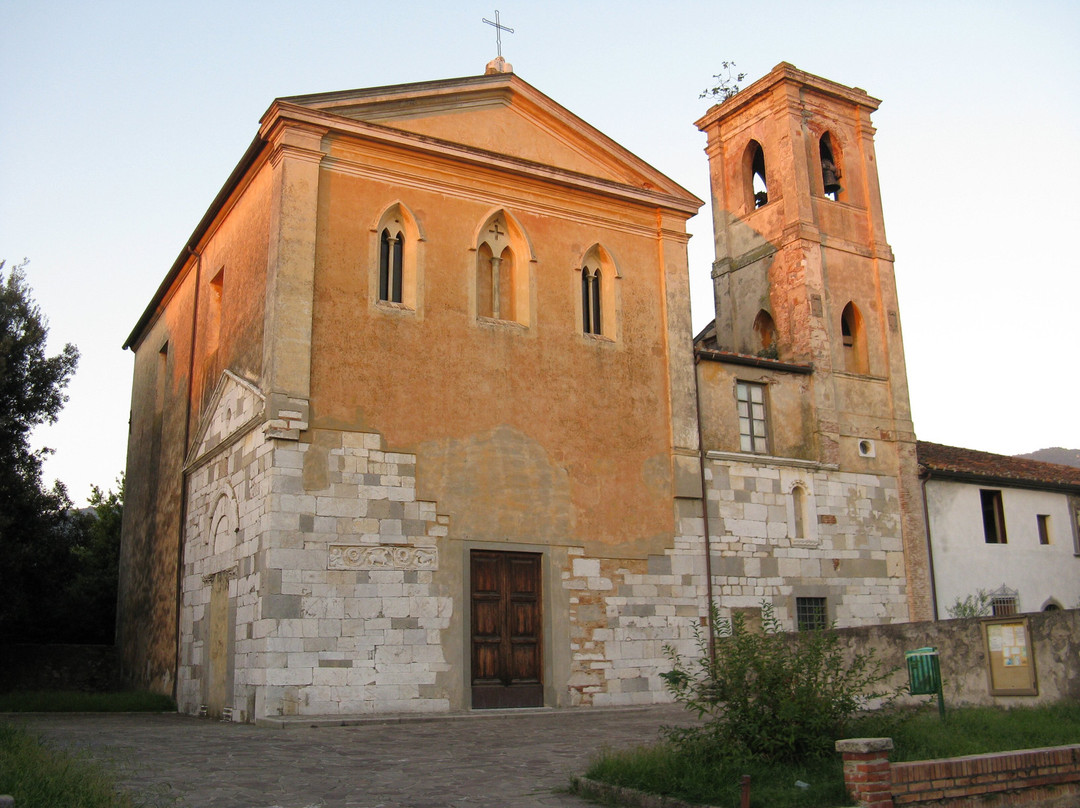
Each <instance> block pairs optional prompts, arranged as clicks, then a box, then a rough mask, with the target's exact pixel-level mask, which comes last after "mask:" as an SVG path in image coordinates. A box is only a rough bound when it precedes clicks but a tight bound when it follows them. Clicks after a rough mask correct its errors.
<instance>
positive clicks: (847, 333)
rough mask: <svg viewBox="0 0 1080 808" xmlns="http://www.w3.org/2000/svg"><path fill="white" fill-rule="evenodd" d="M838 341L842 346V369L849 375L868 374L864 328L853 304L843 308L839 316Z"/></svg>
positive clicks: (861, 317)
mask: <svg viewBox="0 0 1080 808" xmlns="http://www.w3.org/2000/svg"><path fill="white" fill-rule="evenodd" d="M840 340H841V342H842V343H843V346H844V368H845V370H848V371H849V372H851V373H864V374H865V373H869V372H870V361H869V356H868V355H867V349H866V327H865V324H864V323H863V316H862V313H861V312H860V311H859V307H858V306H856V305H855V304H854V303H848V304H847V305H846V306H844V311H843V313H842V314H841V315H840Z"/></svg>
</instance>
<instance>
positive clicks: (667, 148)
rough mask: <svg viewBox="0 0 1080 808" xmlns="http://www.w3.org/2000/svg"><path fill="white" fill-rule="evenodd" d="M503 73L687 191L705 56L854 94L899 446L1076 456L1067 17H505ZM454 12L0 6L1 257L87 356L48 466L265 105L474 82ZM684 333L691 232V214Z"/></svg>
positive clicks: (1078, 76) (112, 432)
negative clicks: (869, 149)
mask: <svg viewBox="0 0 1080 808" xmlns="http://www.w3.org/2000/svg"><path fill="white" fill-rule="evenodd" d="M498 8H499V10H500V13H501V17H502V21H503V23H504V24H505V25H509V26H511V27H513V28H514V29H515V33H513V34H504V36H503V53H504V56H505V57H506V58H507V59H508V60H509V61H510V62H511V63H513V65H514V68H515V71H516V72H517V73H518V74H519V75H520V76H521V77H522V78H524V79H525V80H526V81H528V82H530V83H531V84H533V85H534V86H536V87H537V88H538V89H540V90H541V91H543V92H545V93H547V94H548V95H550V96H551V97H552V98H554V99H555V100H556V101H558V102H560V103H561V104H563V105H564V106H566V107H567V108H569V109H570V110H571V111H572V112H574V113H576V114H577V115H579V116H581V117H582V118H584V119H585V120H587V121H588V122H589V123H591V124H593V125H594V126H596V127H597V128H599V129H600V130H602V131H604V132H605V133H606V134H608V135H609V136H611V137H612V138H614V139H615V140H616V141H618V142H620V143H622V144H623V145H624V146H626V147H627V148H629V149H630V150H631V151H633V152H634V153H636V154H637V155H638V156H640V157H642V158H643V159H645V160H646V161H648V162H649V163H651V164H653V165H654V166H656V167H657V168H658V169H660V170H661V171H663V172H665V173H667V174H668V175H670V176H671V177H672V178H674V179H675V180H677V181H678V182H679V183H681V184H682V185H684V186H685V187H687V188H688V189H690V190H691V191H693V192H694V193H696V194H697V195H698V196H700V197H701V198H702V199H708V198H709V193H708V170H707V164H706V159H705V155H704V153H703V147H704V137H703V136H702V135H701V134H700V133H699V132H698V131H697V130H696V129H695V128H694V126H693V122H694V120H696V119H697V118H698V117H699V116H700V115H701V114H702V113H703V112H704V110H705V109H706V107H707V104H706V102H704V101H701V100H699V99H698V97H697V96H698V93H699V92H700V91H701V89H702V88H704V87H705V86H707V85H708V83H709V80H710V77H711V75H712V74H713V73H715V72H717V71H719V70H720V62H721V61H723V60H725V59H728V60H734V61H735V62H737V63H738V69H739V70H742V71H745V72H746V73H748V74H749V78H750V79H754V78H757V77H759V76H761V75H763V74H764V73H766V72H768V70H769V69H771V68H772V67H773V66H774V65H775V64H777V63H778V62H781V61H788V62H792V63H793V64H795V65H796V66H798V67H799V68H801V69H804V70H807V71H810V72H812V73H817V74H819V75H822V76H825V77H827V78H830V79H834V80H836V81H839V82H842V83H845V84H850V85H855V86H858V87H863V88H865V89H866V90H867V91H868V92H869V93H870V94H871V95H873V96H875V97H877V98H881V99H882V100H883V104H882V107H881V109H880V110H879V111H878V113H876V114H875V116H874V123H875V126H876V127H877V129H878V134H877V153H878V165H879V170H880V175H881V186H882V196H883V201H884V207H885V223H886V229H887V233H888V237H889V242H890V244H891V245H892V247H893V250H894V252H895V254H896V274H897V283H898V286H899V290H900V304H901V319H902V322H903V328H904V339H905V345H906V349H907V363H908V374H909V379H910V385H911V399H912V407H913V410H914V417H915V427H916V431H917V433H918V435H919V437H920V438H924V439H927V440H934V441H938V442H942V443H950V444H954V445H957V446H965V447H969V448H975V449H984V450H987V451H995V452H1002V453H1016V452H1024V451H1030V450H1033V449H1037V448H1040V447H1044V446H1050V445H1066V446H1070V447H1073V448H1076V447H1080V418H1078V417H1077V412H1078V410H1080V406H1078V397H1080V382H1078V380H1077V372H1076V364H1077V359H1076V357H1077V347H1078V343H1080V340H1078V328H1077V321H1078V318H1080V317H1078V312H1077V300H1078V298H1080V258H1078V254H1080V252H1078V250H1077V249H1076V247H1074V246H1073V243H1072V242H1073V239H1074V237H1075V236H1076V235H1077V231H1078V230H1080V90H1078V88H1077V82H1078V80H1080V46H1078V44H1077V43H1080V4H1078V3H1075V2H1038V1H1036V2H1028V3H1023V4H1021V3H1015V2H1011V3H1001V2H992V1H988V0H983V2H954V1H952V0H939V2H921V0H913V1H911V2H902V3H901V2H896V3H885V2H873V0H862V2H847V3H839V2H800V3H794V2H772V3H768V4H754V3H727V2H667V3H659V2H653V3H643V2H634V1H633V0H629V1H628V2H619V3H614V2H574V3H570V2H548V3H534V2H520V0H519V1H518V2H500V3H499V6H498ZM494 11H495V7H494V6H486V5H482V4H479V3H473V2H458V3H453V2H439V3H436V2H416V3H410V4H401V5H400V6H396V7H395V6H392V5H389V4H386V3H373V2H366V0H353V1H352V2H323V1H322V0H310V1H309V2H305V3H295V2H293V3H285V2H278V1H277V0H264V1H263V2H229V0H219V1H218V2H212V3H211V2H204V1H203V0H191V1H189V2H184V3H178V2H157V3H147V2H138V3H136V2H110V1H109V0H105V2H92V3H91V2H54V1H52V0H38V1H37V2H33V3H31V2H17V3H16V2H11V0H0V77H2V78H0V113H2V114H0V258H7V259H8V261H9V262H15V261H18V260H19V259H21V258H23V257H24V256H25V257H28V258H30V259H31V264H30V270H29V280H30V283H31V284H32V286H33V287H34V290H35V293H36V297H37V299H38V301H39V303H40V304H41V306H42V308H43V309H44V311H45V312H46V314H47V315H48V316H49V318H50V321H51V325H52V335H51V338H52V342H53V344H54V350H55V349H56V347H57V346H59V345H61V344H62V343H63V342H67V341H70V342H74V343H75V344H76V345H78V346H79V349H80V350H81V352H82V361H81V362H80V366H79V371H78V373H77V375H76V377H75V379H74V381H73V382H72V384H71V387H70V394H71V400H70V402H69V403H68V405H67V408H66V409H65V411H64V413H63V415H62V416H61V419H60V422H59V423H58V424H57V425H55V426H53V427H50V428H48V429H43V430H40V431H39V432H38V434H37V440H38V441H39V443H43V444H46V445H49V446H51V447H53V448H55V449H56V455H55V456H54V457H53V458H52V459H51V460H50V461H49V463H48V465H47V468H46V476H47V478H48V479H49V480H51V479H53V478H60V479H61V480H63V481H64V482H65V483H66V484H67V485H68V486H69V489H70V491H71V494H72V497H73V498H74V499H75V500H76V501H81V500H82V499H83V498H84V497H85V496H86V494H87V493H88V491H89V486H90V484H91V483H97V484H99V485H103V486H107V485H109V484H110V483H111V482H112V480H113V479H114V478H115V476H116V474H117V473H118V472H120V470H121V469H123V467H124V464H125V447H126V439H127V417H128V410H129V407H130V382H131V367H132V356H131V354H130V353H125V352H122V351H121V350H120V345H121V344H122V343H123V341H124V338H125V337H126V336H127V334H128V333H129V331H130V330H131V328H132V326H133V325H134V323H135V321H136V319H137V318H138V316H139V314H140V313H141V312H142V310H143V308H144V307H145V305H146V303H147V302H148V301H149V298H150V296H151V295H152V294H153V292H154V290H155V289H156V288H157V285H158V284H159V282H160V281H161V278H162V277H163V276H164V274H165V272H166V271H167V270H168V268H169V266H170V265H171V264H172V262H173V260H174V259H175V258H176V256H177V254H178V252H179V250H180V249H181V247H182V246H183V244H184V242H185V239H186V238H187V236H188V235H189V234H190V233H191V231H192V230H193V229H194V227H195V225H196V223H197V222H198V220H199V218H200V217H201V215H202V213H203V212H204V211H205V209H206V207H207V205H209V203H210V201H211V199H212V198H213V197H214V195H215V193H216V192H217V190H218V188H219V187H220V186H221V184H222V183H223V182H224V180H225V178H226V177H227V176H228V174H229V171H230V170H231V169H232V167H233V166H234V165H235V164H236V162H237V161H238V160H239V158H240V156H241V155H242V153H243V151H244V149H245V148H246V146H247V145H248V143H249V142H250V141H251V139H252V137H253V136H254V135H255V132H256V129H257V126H258V119H259V117H260V115H261V114H262V113H263V112H264V111H265V109H266V108H267V107H268V106H269V105H270V102H271V101H272V100H273V99H274V98H275V97H278V96H287V95H295V94H300V93H310V92H321V91H329V90H341V89H348V88H353V87H367V86H375V85H380V84H397V83H403V82H411V81H425V80H431V79H439V78H449V77H454V76H464V75H473V74H476V73H480V72H482V71H483V67H484V64H485V63H486V62H487V61H488V60H489V59H491V58H492V57H493V56H494V55H495V38H494V30H493V29H492V28H491V27H490V26H487V25H484V24H483V23H482V22H481V18H482V17H487V18H489V19H492V18H493V17H494ZM690 229H691V232H693V233H694V234H695V237H694V238H693V240H692V242H691V251H690V260H691V276H692V279H693V285H694V300H693V303H694V322H695V326H697V327H700V326H702V325H704V324H705V323H706V322H708V320H709V319H711V317H712V296H711V289H710V281H709V266H710V263H711V260H712V233H711V217H710V214H709V212H708V210H707V209H705V210H703V211H702V213H701V214H699V215H698V216H697V217H696V218H695V219H693V220H691V222H690Z"/></svg>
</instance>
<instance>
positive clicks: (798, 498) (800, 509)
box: [791, 485, 806, 539]
mask: <svg viewBox="0 0 1080 808" xmlns="http://www.w3.org/2000/svg"><path fill="white" fill-rule="evenodd" d="M791 506H792V507H791V510H792V512H793V517H794V518H793V520H792V521H793V522H794V524H793V525H792V528H793V534H794V535H793V536H792V538H795V539H802V538H805V537H806V491H804V490H803V487H802V486H801V485H796V486H795V487H794V488H792V489H791Z"/></svg>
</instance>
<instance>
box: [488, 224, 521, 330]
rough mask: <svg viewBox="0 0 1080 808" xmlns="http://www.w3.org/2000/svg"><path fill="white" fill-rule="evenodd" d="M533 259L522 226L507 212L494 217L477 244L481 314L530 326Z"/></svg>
mask: <svg viewBox="0 0 1080 808" xmlns="http://www.w3.org/2000/svg"><path fill="white" fill-rule="evenodd" d="M530 258H531V253H530V250H529V246H528V241H527V240H526V238H525V235H524V233H523V231H522V230H521V227H520V226H519V225H518V224H517V223H516V222H515V221H514V220H513V219H512V218H511V217H510V216H509V215H508V214H507V213H506V212H505V211H499V212H498V213H496V214H494V215H493V216H491V217H490V218H489V219H488V221H487V223H486V224H484V226H483V228H482V229H481V231H480V234H479V238H478V244H477V247H476V313H477V316H478V317H482V318H489V319H493V320H505V321H509V322H516V323H520V324H521V325H529V320H530V308H529V307H530V303H529V298H530V280H529V274H530V271H529V263H530Z"/></svg>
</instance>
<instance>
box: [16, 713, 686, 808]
mask: <svg viewBox="0 0 1080 808" xmlns="http://www.w3.org/2000/svg"><path fill="white" fill-rule="evenodd" d="M485 713H486V711H478V712H476V713H469V714H456V715H450V716H446V717H434V716H424V717H413V716H394V717H383V718H382V719H381V720H380V719H377V718H371V719H366V720H364V721H362V722H359V723H356V724H353V725H350V726H317V727H312V726H310V725H308V726H303V725H302V724H303V722H302V721H296V722H292V724H291V725H290V728H289V729H287V730H282V729H274V728H269V727H262V726H259V727H255V726H251V725H244V724H231V723H222V722H216V721H210V720H207V719H199V718H192V717H190V716H182V715H176V714H147V713H75V714H72V713H65V714H59V713H36V714H21V715H19V714H7V715H5V716H3V718H4V719H7V720H12V721H15V722H17V723H20V724H22V725H24V726H26V727H27V728H28V729H30V730H32V731H35V732H37V733H39V734H40V735H42V736H43V737H44V738H45V739H46V740H47V741H49V742H50V743H55V744H57V745H60V746H64V747H68V748H72V749H77V750H86V751H87V752H88V753H89V754H90V755H91V756H93V757H94V758H97V759H100V760H104V761H109V762H112V763H113V764H115V765H117V766H118V767H119V768H120V771H121V772H122V778H123V783H124V785H126V786H128V787H130V788H132V789H134V790H136V791H137V792H139V793H140V794H142V795H148V796H150V798H151V801H150V804H151V805H162V806H166V805H167V806H190V808H203V807H204V806H205V808H314V807H315V806H320V808H322V807H323V806H325V807H326V808H338V807H339V806H340V807H341V808H586V806H589V805H592V803H589V802H587V801H586V800H584V799H583V798H581V797H577V796H574V795H572V794H569V793H566V788H567V786H568V784H569V779H570V777H571V775H575V774H581V773H582V772H584V770H585V768H586V767H587V766H588V763H589V759H590V757H591V755H592V754H593V753H594V752H596V750H598V749H600V748H601V747H603V746H609V747H612V748H619V747H628V746H635V745H638V744H641V743H649V742H651V741H653V740H654V739H655V738H656V735H657V731H658V730H659V728H660V726H661V725H664V724H686V723H689V722H691V721H692V720H693V719H692V717H691V716H690V715H689V714H688V713H687V711H686V710H684V709H683V708H681V707H679V706H677V705H657V706H652V707H644V708H634V709H601V708H593V709H577V710H544V711H522V712H516V711H506V712H500V713H498V714H496V713H489V712H488V713H487V714H485Z"/></svg>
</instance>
